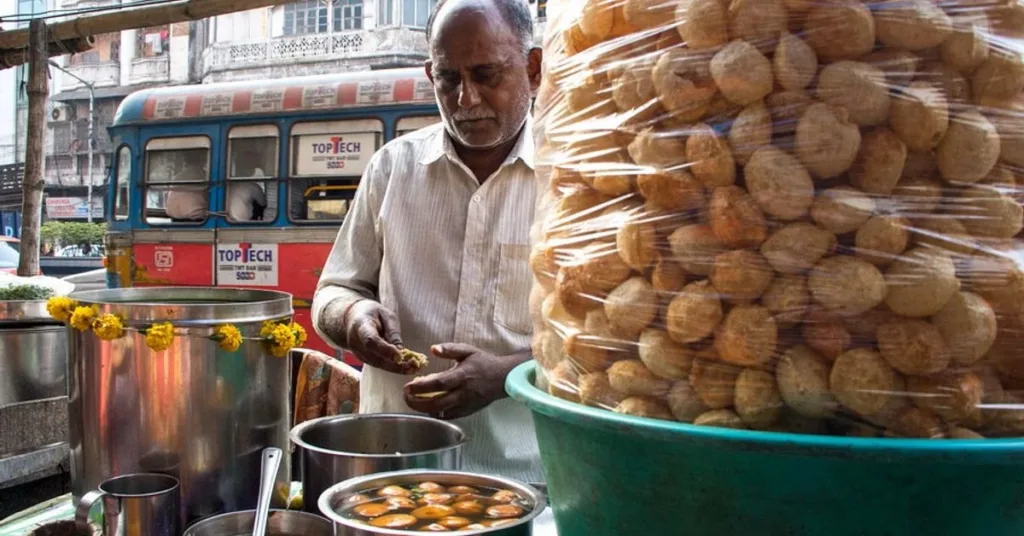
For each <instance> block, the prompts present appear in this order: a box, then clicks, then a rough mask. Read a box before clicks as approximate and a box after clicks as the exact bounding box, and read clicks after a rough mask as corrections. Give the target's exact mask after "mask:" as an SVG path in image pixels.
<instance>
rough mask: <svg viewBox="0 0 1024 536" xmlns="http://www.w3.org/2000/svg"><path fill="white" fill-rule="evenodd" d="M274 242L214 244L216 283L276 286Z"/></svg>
mask: <svg viewBox="0 0 1024 536" xmlns="http://www.w3.org/2000/svg"><path fill="white" fill-rule="evenodd" d="M277 274H278V259H277V244H250V243H247V242H242V243H237V244H217V284H218V285H246V286H258V287H276V286H277Z"/></svg>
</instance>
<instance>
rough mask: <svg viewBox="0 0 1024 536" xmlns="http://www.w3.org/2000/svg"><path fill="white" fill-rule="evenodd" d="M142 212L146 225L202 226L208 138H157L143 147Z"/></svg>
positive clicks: (205, 208) (205, 209)
mask: <svg viewBox="0 0 1024 536" xmlns="http://www.w3.org/2000/svg"><path fill="white" fill-rule="evenodd" d="M145 170H146V175H145V179H146V180H145V184H144V192H145V193H144V195H145V198H146V207H145V210H144V212H143V215H144V218H145V219H146V221H147V222H148V223H160V224H167V223H202V222H204V221H206V216H207V214H208V210H209V206H210V188H209V186H210V139H209V138H206V137H202V136H189V137H184V138H159V139H154V140H151V141H150V142H149V143H148V144H146V160H145Z"/></svg>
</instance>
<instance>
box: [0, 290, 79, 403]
mask: <svg viewBox="0 0 1024 536" xmlns="http://www.w3.org/2000/svg"><path fill="white" fill-rule="evenodd" d="M65 329H66V328H65V327H64V326H63V325H61V324H60V323H58V322H56V321H55V320H53V319H52V318H50V315H49V314H48V313H47V312H46V302H45V301H41V300H32V301H0V406H5V405H7V404H16V403H18V402H27V401H30V400H39V399H43V398H52V397H55V396H65V395H67V391H68V389H67V380H66V371H67V363H68V346H67V337H66V335H65Z"/></svg>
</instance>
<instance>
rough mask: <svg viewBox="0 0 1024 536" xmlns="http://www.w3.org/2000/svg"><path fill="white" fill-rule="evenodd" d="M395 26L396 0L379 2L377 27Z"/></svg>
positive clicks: (380, 0)
mask: <svg viewBox="0 0 1024 536" xmlns="http://www.w3.org/2000/svg"><path fill="white" fill-rule="evenodd" d="M394 25H395V0H378V1H377V27H378V28H381V27H385V26H394Z"/></svg>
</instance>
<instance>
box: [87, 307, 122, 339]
mask: <svg viewBox="0 0 1024 536" xmlns="http://www.w3.org/2000/svg"><path fill="white" fill-rule="evenodd" d="M92 330H93V331H94V332H96V336H97V337H99V338H100V339H103V340H105V341H112V340H114V339H119V338H121V336H122V335H124V324H122V323H121V319H120V318H118V317H117V316H116V315H112V314H110V313H106V314H102V315H100V316H99V318H97V319H95V320H93V321H92Z"/></svg>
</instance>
